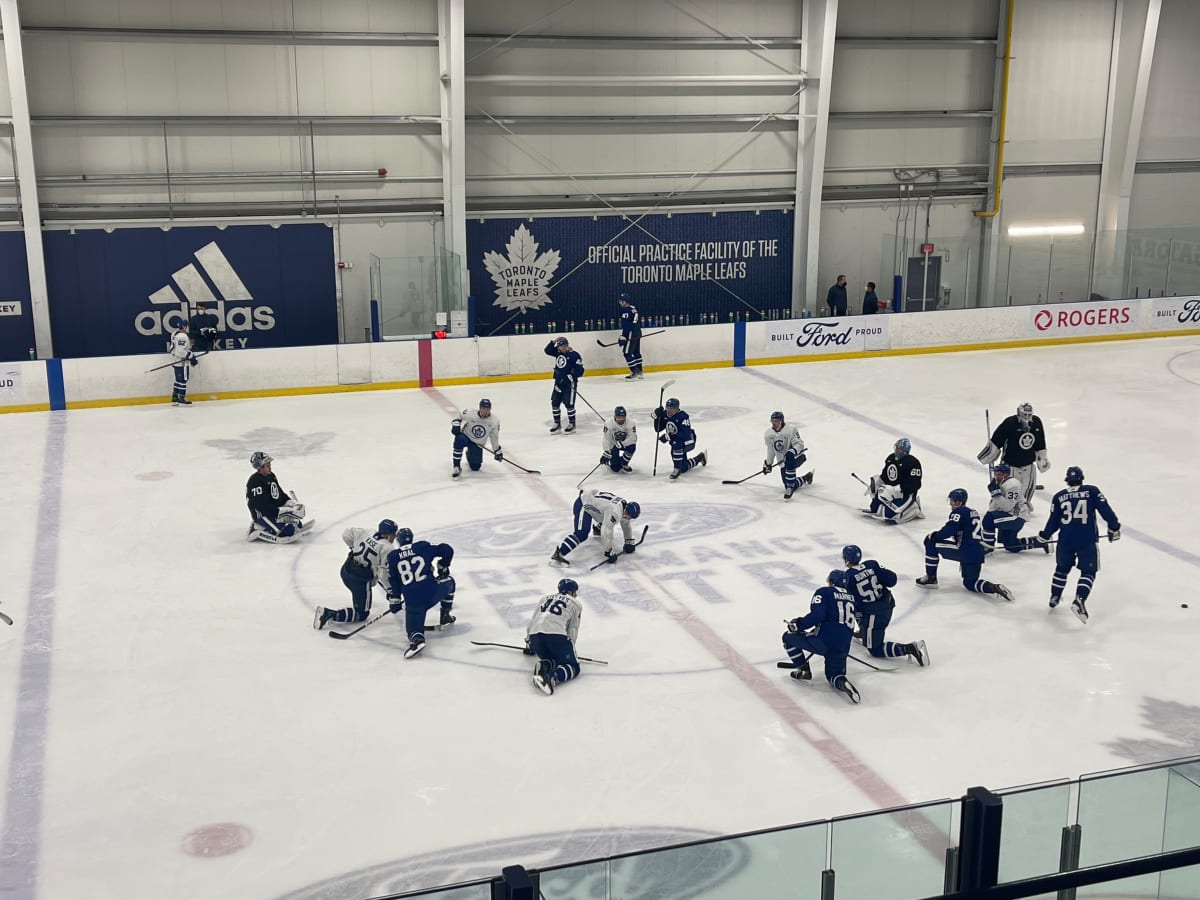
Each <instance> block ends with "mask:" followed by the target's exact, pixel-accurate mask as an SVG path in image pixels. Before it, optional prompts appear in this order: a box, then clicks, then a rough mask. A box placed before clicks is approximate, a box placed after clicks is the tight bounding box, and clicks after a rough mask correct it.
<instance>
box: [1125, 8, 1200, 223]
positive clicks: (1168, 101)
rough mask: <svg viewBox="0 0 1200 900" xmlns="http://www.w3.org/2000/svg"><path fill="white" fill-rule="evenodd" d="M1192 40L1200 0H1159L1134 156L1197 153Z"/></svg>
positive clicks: (1198, 82) (1197, 78)
mask: <svg viewBox="0 0 1200 900" xmlns="http://www.w3.org/2000/svg"><path fill="white" fill-rule="evenodd" d="M1198 44H1200V3H1197V2H1195V0H1164V2H1163V5H1162V16H1161V18H1160V20H1159V25H1158V38H1157V40H1156V42H1155V47H1154V65H1153V68H1152V69H1151V70H1150V85H1149V91H1148V93H1147V95H1146V112H1145V117H1144V119H1143V123H1142V139H1141V145H1140V147H1139V150H1138V159H1142V160H1152V159H1153V160H1163V159H1200V53H1197V46H1198ZM1194 215H1195V218H1194V219H1193V221H1200V214H1194Z"/></svg>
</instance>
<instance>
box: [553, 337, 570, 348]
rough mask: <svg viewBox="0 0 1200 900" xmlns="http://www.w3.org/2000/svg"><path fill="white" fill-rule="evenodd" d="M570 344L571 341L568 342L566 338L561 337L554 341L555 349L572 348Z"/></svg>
mask: <svg viewBox="0 0 1200 900" xmlns="http://www.w3.org/2000/svg"><path fill="white" fill-rule="evenodd" d="M570 344H571V342H570V341H568V340H567V339H566V338H565V337H560V338H557V339H556V340H555V341H554V346H555V347H568V346H570Z"/></svg>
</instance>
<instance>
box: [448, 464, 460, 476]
mask: <svg viewBox="0 0 1200 900" xmlns="http://www.w3.org/2000/svg"><path fill="white" fill-rule="evenodd" d="M461 474H462V466H455V467H454V468H453V469H452V470H451V471H450V477H451V478H457V477H458V476H459V475H461Z"/></svg>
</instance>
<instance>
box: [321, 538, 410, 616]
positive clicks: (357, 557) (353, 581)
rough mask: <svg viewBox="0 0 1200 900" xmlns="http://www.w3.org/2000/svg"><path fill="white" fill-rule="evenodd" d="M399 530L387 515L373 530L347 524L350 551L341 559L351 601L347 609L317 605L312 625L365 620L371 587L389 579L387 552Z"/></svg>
mask: <svg viewBox="0 0 1200 900" xmlns="http://www.w3.org/2000/svg"><path fill="white" fill-rule="evenodd" d="M397 531H399V528H398V527H397V525H396V523H395V522H394V521H392V520H391V519H384V520H382V521H381V522H380V523H379V527H378V528H376V529H375V530H374V531H373V532H372V531H371V530H370V529H368V528H347V529H346V530H345V531H343V532H342V541H343V543H345V545H346V546H347V547H349V548H350V552H349V553H347V554H346V561H345V562H343V563H342V570H341V576H342V584H344V585H345V586H346V588H347V589H348V590H349V591H350V602H351V605H350V606H348V607H346V608H345V609H327V608H325V607H324V606H318V607H317V609H316V611H315V613H314V614H313V628H315V629H317V631H320V630H321V629H323V628H324V627H325V626H326V624H328V623H329V622H365V621H366V619H367V616H368V615H370V613H371V588H372V587H374V586H375V585H376V584H377V583H379V582H386V581H387V552H388V550H389V549H390V547H391V543H392V541H394V540H395V539H396V532H397Z"/></svg>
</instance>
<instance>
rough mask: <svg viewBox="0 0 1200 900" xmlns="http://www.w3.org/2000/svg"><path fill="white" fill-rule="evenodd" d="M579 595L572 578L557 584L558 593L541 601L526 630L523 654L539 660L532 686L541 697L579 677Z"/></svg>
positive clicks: (581, 609)
mask: <svg viewBox="0 0 1200 900" xmlns="http://www.w3.org/2000/svg"><path fill="white" fill-rule="evenodd" d="M578 593H579V584H578V583H577V582H576V581H575V580H574V579H573V578H563V579H562V580H560V581H559V582H558V593H556V594H547V595H546V596H545V597H543V598H542V599H541V602H539V603H538V605H537V606H536V607H535V608H534V610H533V618H532V619H530V620H529V627H528V628H526V629H525V634H526V637H525V652H526V654H528V655H530V656H536V657H537V658H538V661H537V665H536V666H535V667H534V670H533V686H534V687H536V688H537V689H538V690H539V691H541V692H542V693H543V694H547V695H548V694H553V693H554V687H555V685H559V684H562V683H563V682H566V681H570V680H571V679H572V678H576V677H578V675H579V660H578V659H576V658H575V642H576V641H577V640H579V619H580V617H581V616H582V615H583V605H582V604H581V603H580V602H579V600H578V599H576V595H577V594H578Z"/></svg>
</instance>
